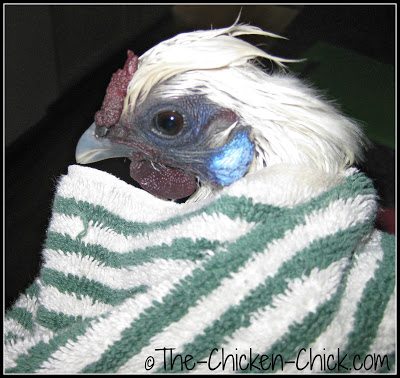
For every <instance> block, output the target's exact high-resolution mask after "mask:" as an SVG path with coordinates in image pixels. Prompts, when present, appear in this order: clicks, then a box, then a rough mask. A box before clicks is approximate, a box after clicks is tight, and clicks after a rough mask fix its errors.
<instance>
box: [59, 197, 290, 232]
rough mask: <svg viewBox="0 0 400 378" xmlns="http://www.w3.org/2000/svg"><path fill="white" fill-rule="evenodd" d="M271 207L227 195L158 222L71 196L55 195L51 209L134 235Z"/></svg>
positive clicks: (254, 214) (255, 216)
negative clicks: (129, 218)
mask: <svg viewBox="0 0 400 378" xmlns="http://www.w3.org/2000/svg"><path fill="white" fill-rule="evenodd" d="M272 209H278V208H277V207H275V206H271V205H261V204H256V205H254V204H253V203H252V200H251V199H248V198H245V197H240V198H238V197H229V196H221V197H220V198H219V199H217V200H215V201H214V202H212V203H210V204H208V205H206V206H205V207H203V208H201V209H198V210H195V211H192V212H189V213H187V214H184V215H174V216H171V217H170V218H168V219H166V220H163V221H157V222H148V223H141V222H131V221H127V220H125V219H123V218H120V217H119V216H118V215H116V214H114V213H112V212H110V211H108V210H106V209H105V208H103V207H102V206H99V205H92V204H90V203H88V202H83V201H75V200H74V199H72V198H63V197H60V196H57V197H56V199H55V201H54V210H53V211H55V212H58V213H60V214H64V215H69V216H72V215H73V216H79V217H81V218H82V220H83V221H84V223H85V224H88V221H87V220H88V219H90V220H91V221H92V223H93V224H95V223H99V224H101V225H102V227H104V228H111V229H113V230H114V231H115V232H118V233H120V234H122V235H124V236H136V235H143V234H146V233H149V232H153V231H156V230H164V229H166V228H169V227H171V226H175V225H178V224H182V223H183V222H186V221H188V220H190V219H191V218H194V217H196V216H199V215H200V216H202V215H205V214H207V215H213V214H215V213H219V214H224V215H226V216H228V217H230V218H231V219H236V218H238V217H240V218H242V219H244V220H247V219H249V220H250V221H257V220H259V218H262V215H263V213H267V214H268V213H270V212H271V210H272ZM280 211H282V212H286V211H287V209H283V208H282V209H281V210H280Z"/></svg>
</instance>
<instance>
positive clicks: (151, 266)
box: [4, 165, 396, 374]
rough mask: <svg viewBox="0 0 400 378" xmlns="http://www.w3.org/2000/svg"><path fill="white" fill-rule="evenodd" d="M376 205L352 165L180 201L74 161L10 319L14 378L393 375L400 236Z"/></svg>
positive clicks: (258, 179) (270, 177)
mask: <svg viewBox="0 0 400 378" xmlns="http://www.w3.org/2000/svg"><path fill="white" fill-rule="evenodd" d="M376 212H377V202H376V192H375V190H374V188H373V185H372V182H371V180H370V179H368V178H367V177H366V176H364V175H363V174H362V173H360V172H358V171H357V170H355V169H349V170H347V171H346V172H345V174H344V175H343V176H338V175H328V174H326V173H320V175H317V174H316V172H315V171H309V170H307V169H306V168H305V169H299V168H298V167H297V168H294V167H279V166H276V167H271V168H269V169H266V170H263V171H259V172H257V173H255V174H251V175H248V176H247V177H245V178H243V179H241V180H239V181H238V182H236V183H234V184H233V185H231V186H230V187H226V188H224V189H222V190H221V191H219V192H218V193H217V194H215V195H214V196H212V197H210V198H208V199H207V200H204V201H200V202H195V203H185V204H177V203H174V202H167V201H163V200H160V199H157V198H155V197H153V196H151V195H150V194H148V193H147V192H144V191H143V190H140V189H138V188H135V187H133V186H131V185H129V184H127V183H125V182H123V181H121V180H119V179H118V178H116V177H114V176H112V175H110V174H108V173H105V172H101V171H98V170H95V169H92V168H88V167H81V166H76V165H74V166H70V167H69V170H68V174H67V175H65V176H63V177H61V179H60V181H59V183H58V186H57V191H56V194H55V198H54V203H53V212H52V218H51V220H50V224H49V227H48V230H47V236H46V240H45V243H44V248H43V263H42V267H41V271H40V274H39V276H38V278H37V279H36V280H35V282H34V283H33V285H31V286H30V287H29V288H28V289H27V290H26V292H25V293H24V294H22V295H21V296H20V297H19V299H18V300H17V302H16V303H15V304H14V306H13V307H12V309H11V310H10V311H8V312H7V314H6V319H5V324H4V330H5V347H4V364H5V372H6V373H17V372H23V373H47V374H50V373H54V374H57V373H79V372H80V373H148V372H156V373H157V372H158V373H159V372H169V371H171V370H172V371H175V372H189V371H190V372H194V373H212V372H218V373H221V372H232V371H234V372H238V373H240V372H244V371H247V372H253V373H254V372H263V371H265V372H275V371H277V372H279V371H281V367H282V366H283V368H284V370H283V372H284V373H297V372H299V373H300V372H306V373H309V372H311V371H312V372H317V371H328V370H330V369H331V368H332V367H334V366H335V368H334V369H332V371H335V372H338V371H339V372H359V371H358V370H357V371H356V369H357V368H360V369H361V370H360V371H368V372H378V371H379V372H393V371H394V369H395V361H394V356H395V318H396V317H395V316H396V310H395V254H394V250H395V244H394V241H395V240H394V237H393V236H392V235H388V234H385V233H382V232H380V231H377V230H374V220H375V216H376ZM330 354H332V356H334V357H332V358H331V359H330V360H329V363H328V364H322V362H320V360H319V359H317V360H315V361H314V363H313V364H311V360H312V357H313V356H316V355H321V356H325V357H326V359H328V356H329V355H330ZM229 355H232V357H227V356H229ZM263 355H264V356H266V357H265V358H264V360H263V357H262V356H263ZM374 356H380V360H379V361H380V362H379V361H378V363H377V364H376V365H374V366H372V367H370V365H371V363H372V359H373V358H374ZM275 357H276V361H275V364H271V362H272V361H273V358H275ZM185 358H186V363H183V362H182V361H185ZM376 358H377V359H378V357H376ZM340 359H342V360H341V361H340ZM202 361H204V362H202ZM290 361H295V363H292V362H290ZM321 361H322V359H321ZM181 362H182V363H181ZM281 362H282V363H281ZM335 364H336V365H335ZM272 365H273V366H272ZM301 368H304V369H301ZM348 368H350V369H352V370H346V369H348Z"/></svg>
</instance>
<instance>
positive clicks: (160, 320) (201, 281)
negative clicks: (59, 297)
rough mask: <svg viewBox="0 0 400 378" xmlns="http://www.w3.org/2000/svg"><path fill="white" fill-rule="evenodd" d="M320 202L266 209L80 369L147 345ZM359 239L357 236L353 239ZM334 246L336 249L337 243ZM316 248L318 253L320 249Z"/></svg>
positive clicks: (114, 365)
mask: <svg viewBox="0 0 400 378" xmlns="http://www.w3.org/2000/svg"><path fill="white" fill-rule="evenodd" d="M353 195H354V191H353ZM321 197H324V199H325V201H332V200H334V199H336V197H335V196H333V197H332V196H324V195H321V196H320V198H321ZM321 205H322V204H321V200H320V201H317V200H316V199H314V200H311V201H310V202H309V203H308V204H301V205H299V206H297V208H294V209H292V210H291V212H290V213H286V214H285V216H282V215H283V212H282V211H281V210H280V209H279V208H275V209H271V208H270V210H271V211H270V214H269V216H270V218H269V219H265V223H262V224H259V225H258V226H256V227H254V228H253V229H252V231H250V232H249V233H248V234H246V235H245V236H243V237H241V238H239V239H238V240H237V241H236V242H234V243H232V244H231V245H229V246H228V247H227V251H226V252H224V253H220V254H217V255H215V256H213V258H210V260H208V261H206V262H205V264H204V265H203V267H202V268H200V269H196V270H195V271H194V272H193V274H192V276H190V277H188V278H186V279H184V280H183V281H181V282H180V283H179V284H178V285H177V286H176V287H175V288H174V289H173V291H172V292H171V293H170V294H168V295H167V296H166V298H165V300H164V302H163V303H162V304H161V303H160V304H159V303H155V305H154V306H153V307H152V308H150V309H148V310H147V311H145V312H144V313H143V314H142V315H141V316H140V318H139V319H138V320H137V321H136V322H135V323H134V324H133V325H132V327H131V328H128V329H126V330H124V332H123V333H122V338H121V339H120V340H119V341H118V342H116V343H115V344H114V345H112V346H111V347H110V348H109V350H108V351H107V353H105V354H104V355H103V357H102V358H101V359H100V360H99V361H98V362H96V363H93V364H91V365H89V366H87V367H86V369H84V372H87V373H95V372H99V371H102V368H103V366H104V365H106V366H108V367H109V369H110V371H116V370H117V369H118V367H119V366H121V365H122V364H124V363H125V362H126V361H127V360H128V359H129V358H130V357H131V356H132V355H135V354H136V353H138V352H139V351H140V349H141V348H142V347H143V346H144V345H146V344H148V342H149V340H150V338H151V337H152V336H154V335H155V334H157V333H158V332H161V331H162V329H164V327H167V326H168V325H169V324H171V323H172V322H175V321H177V320H179V319H180V318H181V317H182V316H183V315H184V314H185V313H186V312H187V311H188V309H189V308H190V307H191V306H193V305H194V304H195V303H196V302H197V301H198V300H200V299H201V298H202V297H203V296H206V295H208V294H209V293H210V292H211V291H213V290H214V289H215V288H216V287H217V286H218V285H219V284H220V282H221V280H222V279H223V278H225V277H227V276H229V275H230V274H231V273H233V272H236V271H237V270H238V269H239V268H240V267H241V266H242V265H243V264H244V263H245V262H246V261H247V260H248V259H249V258H250V257H251V255H252V254H253V253H254V252H257V251H262V250H263V249H264V248H265V246H266V245H267V244H268V242H270V241H272V240H274V239H276V240H278V239H280V238H282V237H283V235H284V233H285V232H286V231H287V230H289V229H293V228H294V227H295V226H296V225H298V224H299V223H301V222H303V221H304V216H305V215H306V214H308V213H309V212H311V211H313V210H316V209H318V208H319V206H321ZM325 206H326V205H324V207H325ZM274 210H275V212H274ZM289 215H290V216H289ZM271 220H272V221H271ZM359 227H361V226H359ZM364 228H365V230H364V231H365V232H366V231H367V229H369V228H368V227H366V226H364V227H363V229H364ZM359 238H360V236H359V235H358V238H357V241H359ZM338 247H339V248H340V244H339V246H338ZM318 251H319V252H320V249H319V250H318ZM146 331H147V332H146ZM126 345H132V347H131V348H130V350H129V353H127V351H126V350H124V348H125V346H126ZM191 354H192V353H191Z"/></svg>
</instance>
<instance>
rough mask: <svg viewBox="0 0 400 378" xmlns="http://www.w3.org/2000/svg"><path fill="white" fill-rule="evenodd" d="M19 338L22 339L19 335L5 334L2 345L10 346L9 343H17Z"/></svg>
mask: <svg viewBox="0 0 400 378" xmlns="http://www.w3.org/2000/svg"><path fill="white" fill-rule="evenodd" d="M21 338H22V336H21V335H17V334H15V333H14V332H7V333H6V334H5V335H4V343H5V344H10V343H13V342H15V341H17V340H18V339H21Z"/></svg>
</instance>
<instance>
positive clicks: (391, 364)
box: [377, 352, 396, 374]
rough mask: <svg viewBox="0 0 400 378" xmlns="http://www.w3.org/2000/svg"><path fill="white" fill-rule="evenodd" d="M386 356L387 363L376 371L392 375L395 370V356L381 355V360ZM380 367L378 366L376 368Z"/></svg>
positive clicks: (391, 354) (392, 354)
mask: <svg viewBox="0 0 400 378" xmlns="http://www.w3.org/2000/svg"><path fill="white" fill-rule="evenodd" d="M385 356H386V358H387V363H386V361H384V363H383V366H382V367H381V368H380V369H379V370H378V373H392V374H393V373H394V372H395V369H396V354H395V352H393V353H390V354H389V355H383V356H381V358H382V359H383V358H384V357H385ZM378 367H380V366H379V365H378V366H377V368H378Z"/></svg>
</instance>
